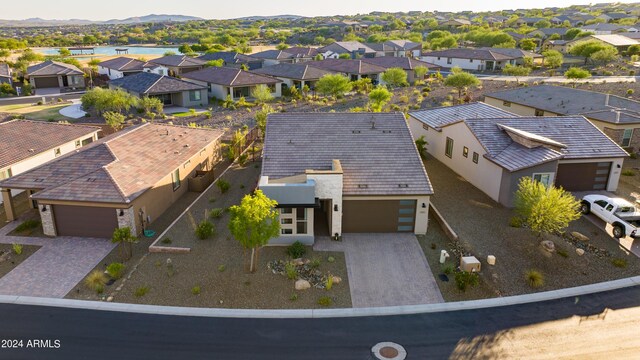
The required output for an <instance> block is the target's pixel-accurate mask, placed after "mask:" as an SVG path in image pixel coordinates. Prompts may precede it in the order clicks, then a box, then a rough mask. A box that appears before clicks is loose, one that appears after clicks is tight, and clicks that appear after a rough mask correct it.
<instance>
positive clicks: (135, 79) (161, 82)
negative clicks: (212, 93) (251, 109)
mask: <svg viewBox="0 0 640 360" xmlns="http://www.w3.org/2000/svg"><path fill="white" fill-rule="evenodd" d="M109 88H110V89H122V90H124V91H126V92H128V93H130V94H132V95H135V96H137V97H139V98H142V97H144V96H149V97H155V98H158V99H160V100H161V101H162V103H163V104H164V106H183V107H193V106H205V105H206V104H208V103H209V98H208V97H207V89H206V87H204V86H201V85H198V84H194V83H192V82H188V81H184V80H181V79H177V78H174V77H171V76H165V75H159V74H155V73H150V72H141V73H138V74H135V75H130V76H125V77H121V78H119V79H115V80H111V81H109Z"/></svg>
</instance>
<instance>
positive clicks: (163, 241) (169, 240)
mask: <svg viewBox="0 0 640 360" xmlns="http://www.w3.org/2000/svg"><path fill="white" fill-rule="evenodd" d="M161 242H162V243H163V244H167V245H168V244H171V239H169V238H164V239H162V241H161Z"/></svg>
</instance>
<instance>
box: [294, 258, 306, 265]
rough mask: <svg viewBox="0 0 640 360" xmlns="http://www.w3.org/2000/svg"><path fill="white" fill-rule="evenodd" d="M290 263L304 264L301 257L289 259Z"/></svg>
mask: <svg viewBox="0 0 640 360" xmlns="http://www.w3.org/2000/svg"><path fill="white" fill-rule="evenodd" d="M291 263H292V264H293V265H295V266H301V265H304V260H302V258H297V259H293V260H291Z"/></svg>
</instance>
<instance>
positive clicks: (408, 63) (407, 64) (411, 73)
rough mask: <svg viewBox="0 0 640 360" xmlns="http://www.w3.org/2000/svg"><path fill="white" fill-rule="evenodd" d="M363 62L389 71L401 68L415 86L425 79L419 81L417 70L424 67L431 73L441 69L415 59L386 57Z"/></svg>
mask: <svg viewBox="0 0 640 360" xmlns="http://www.w3.org/2000/svg"><path fill="white" fill-rule="evenodd" d="M362 61H364V62H366V63H368V64H372V65H376V66H380V67H383V68H385V69H387V70H388V69H391V68H400V69H402V70H404V71H405V72H406V73H407V81H408V82H409V83H410V84H413V83H414V82H415V81H416V80H424V79H418V77H417V75H416V68H419V67H423V68H426V69H428V70H429V71H436V70H440V69H441V68H440V67H439V66H437V65H435V64H430V63H428V62H425V61H422V60H418V59H414V58H411V57H391V56H385V57H376V58H373V59H362Z"/></svg>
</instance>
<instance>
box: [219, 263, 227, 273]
mask: <svg viewBox="0 0 640 360" xmlns="http://www.w3.org/2000/svg"><path fill="white" fill-rule="evenodd" d="M226 269H227V266H226V265H224V264H222V265H218V272H224V271H225V270H226Z"/></svg>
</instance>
